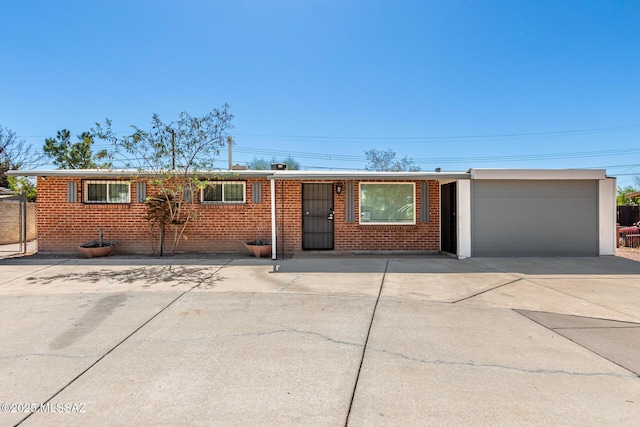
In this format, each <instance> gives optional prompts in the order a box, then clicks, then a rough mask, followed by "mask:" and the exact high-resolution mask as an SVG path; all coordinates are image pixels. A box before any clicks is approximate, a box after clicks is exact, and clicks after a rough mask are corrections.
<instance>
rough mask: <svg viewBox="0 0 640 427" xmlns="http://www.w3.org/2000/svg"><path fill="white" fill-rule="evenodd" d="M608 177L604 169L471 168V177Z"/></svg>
mask: <svg viewBox="0 0 640 427" xmlns="http://www.w3.org/2000/svg"><path fill="white" fill-rule="evenodd" d="M606 177H607V176H606V171H605V170H604V169H471V179H509V180H582V179H596V180H599V179H605V178H606Z"/></svg>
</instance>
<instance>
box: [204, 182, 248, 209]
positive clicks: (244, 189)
mask: <svg viewBox="0 0 640 427" xmlns="http://www.w3.org/2000/svg"><path fill="white" fill-rule="evenodd" d="M226 184H236V185H237V184H242V201H236V200H233V201H226V200H225V199H224V198H225V194H224V193H225V187H226ZM206 185H207V186H208V185H222V200H205V199H204V190H205V189H204V188H203V189H202V190H201V191H200V203H202V204H205V205H242V204H246V203H247V182H246V181H208V182H207V183H206Z"/></svg>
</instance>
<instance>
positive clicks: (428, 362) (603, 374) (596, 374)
mask: <svg viewBox="0 0 640 427" xmlns="http://www.w3.org/2000/svg"><path fill="white" fill-rule="evenodd" d="M369 349H370V350H371V351H375V352H377V353H383V354H388V355H390V356H396V357H400V358H402V359H405V360H408V361H411V362H417V363H422V364H425V365H449V366H466V367H472V368H493V369H505V370H509V371H516V372H523V373H527V374H545V375H547V374H553V375H570V376H579V377H614V378H637V377H638V376H637V375H630V374H626V375H625V374H617V373H614V372H572V371H565V370H561V369H526V368H518V367H517V366H509V365H500V364H497V363H476V362H474V361H469V362H456V361H450V360H441V359H433V360H428V359H420V358H418V357H413V356H408V355H406V354H402V353H396V352H392V351H388V350H384V349H380V348H372V347H369Z"/></svg>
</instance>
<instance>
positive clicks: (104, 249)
mask: <svg viewBox="0 0 640 427" xmlns="http://www.w3.org/2000/svg"><path fill="white" fill-rule="evenodd" d="M78 249H80V252H82V253H83V254H84V256H85V257H87V258H97V257H101V256H107V255H109V254H110V253H111V251H113V245H107V246H99V247H89V248H85V247H84V246H78Z"/></svg>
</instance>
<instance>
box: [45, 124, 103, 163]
mask: <svg viewBox="0 0 640 427" xmlns="http://www.w3.org/2000/svg"><path fill="white" fill-rule="evenodd" d="M78 139H79V141H77V142H71V132H69V131H68V130H67V129H62V130H59V131H58V134H57V135H56V137H55V138H47V139H45V141H44V148H43V149H44V153H45V154H46V155H47V156H48V157H49V158H50V159H51V161H52V162H53V164H54V165H56V166H58V169H97V168H99V167H109V166H110V164H109V163H103V164H99V163H98V161H99V160H102V159H105V158H106V157H107V151H106V150H101V151H99V152H98V153H95V154H94V153H93V150H92V148H91V147H92V145H93V144H94V135H93V134H91V133H90V132H82V133H81V134H80V135H78Z"/></svg>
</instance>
